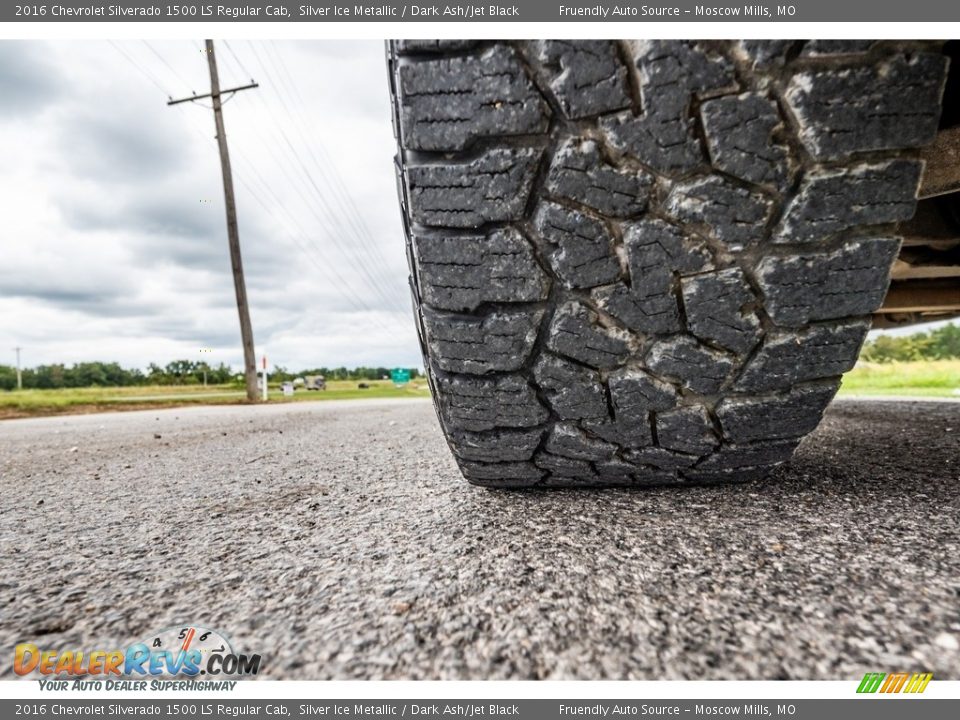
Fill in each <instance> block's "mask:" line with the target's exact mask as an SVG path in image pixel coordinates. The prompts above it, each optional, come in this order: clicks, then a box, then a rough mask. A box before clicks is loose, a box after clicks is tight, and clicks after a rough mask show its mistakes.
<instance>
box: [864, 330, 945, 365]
mask: <svg viewBox="0 0 960 720" xmlns="http://www.w3.org/2000/svg"><path fill="white" fill-rule="evenodd" d="M860 359H861V360H867V361H869V362H876V363H888V362H907V361H910V360H956V359H960V326H958V325H954V324H952V323H951V324H949V325H944V326H943V327H939V328H937V329H936V330H931V331H930V332H919V333H913V334H911V335H900V336H894V335H879V336H878V337H876V338H874V339H873V340H870V341H868V342H866V343H865V344H864V346H863V350H862V351H861V352H860Z"/></svg>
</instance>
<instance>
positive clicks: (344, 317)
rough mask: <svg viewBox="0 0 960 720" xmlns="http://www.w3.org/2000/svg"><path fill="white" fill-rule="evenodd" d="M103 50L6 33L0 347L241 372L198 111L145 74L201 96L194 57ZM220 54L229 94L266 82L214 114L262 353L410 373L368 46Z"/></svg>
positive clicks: (387, 144) (174, 47)
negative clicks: (221, 366)
mask: <svg viewBox="0 0 960 720" xmlns="http://www.w3.org/2000/svg"><path fill="white" fill-rule="evenodd" d="M116 46H117V47H119V50H118V49H117V47H114V46H113V45H111V44H110V43H107V42H71V43H63V42H58V43H53V42H28V43H26V42H0V92H2V93H3V96H4V98H5V101H4V103H3V106H4V110H2V111H0V154H2V156H3V157H4V163H3V165H2V166H0V197H3V198H4V208H5V209H4V217H3V227H4V231H3V235H4V239H3V240H2V241H0V348H12V347H13V346H15V345H20V346H23V347H24V356H23V360H24V362H25V364H27V365H37V364H41V363H53V362H67V363H71V362H77V361H84V360H117V361H119V362H121V363H124V364H127V365H135V366H141V367H143V366H145V365H146V364H147V363H149V362H159V363H165V362H167V361H169V360H172V359H174V358H179V357H186V358H196V359H199V358H200V355H199V351H200V348H212V349H213V350H214V352H213V354H212V356H211V355H207V354H206V353H205V354H204V356H203V358H204V359H207V360H208V361H209V360H212V361H213V362H219V361H223V362H227V363H230V364H233V365H235V366H239V365H240V363H241V351H240V343H239V330H238V321H237V316H236V307H235V304H234V298H233V284H232V279H231V274H230V263H229V255H228V252H227V243H226V229H225V223H224V209H223V194H222V185H221V178H220V167H219V162H218V157H217V152H216V146H215V143H214V141H213V135H214V130H213V118H212V113H211V112H210V110H209V109H207V108H206V107H201V106H200V105H199V104H196V103H194V104H185V105H181V106H174V107H167V105H166V104H165V103H166V99H167V98H166V97H165V96H164V94H163V93H162V92H161V90H160V89H158V87H156V85H155V82H156V84H159V85H160V86H161V87H162V88H163V89H164V91H165V92H166V93H168V94H171V95H173V96H175V97H182V96H187V95H190V94H191V92H192V91H196V92H198V93H202V92H206V90H207V89H208V87H209V78H208V75H207V68H206V59H205V56H204V55H203V54H202V53H201V52H200V49H199V45H197V44H194V43H192V42H187V41H156V42H151V43H150V44H149V45H147V44H146V43H142V42H135V41H123V42H118V43H116ZM154 50H155V51H156V53H158V54H159V55H160V56H162V58H163V61H162V60H161V59H160V58H158V57H157V55H156V54H154ZM231 50H232V53H231V52H230V51H231ZM234 54H235V55H236V57H234ZM218 59H219V63H220V71H221V84H222V86H223V87H230V86H233V85H238V84H244V83H246V82H247V81H248V80H249V77H248V75H250V74H252V75H253V77H254V79H256V80H257V81H258V82H259V83H260V85H261V87H260V88H259V89H257V90H249V91H244V92H242V93H238V94H237V95H236V96H234V97H233V98H232V99H231V100H230V101H229V102H228V103H227V104H226V106H225V118H226V125H227V136H228V138H229V141H230V150H231V155H232V160H233V165H234V171H235V181H236V185H237V201H238V208H239V221H240V233H241V245H242V248H243V255H244V265H245V271H246V276H247V289H248V294H249V297H250V304H251V308H252V317H253V326H254V334H255V338H256V344H257V349H258V354H259V353H262V352H266V353H267V354H268V355H269V357H270V360H271V362H272V363H275V364H280V365H284V366H287V367H293V368H299V367H313V366H319V365H348V366H350V365H359V364H377V365H380V364H382V365H419V364H420V357H419V350H418V345H417V342H416V333H415V330H414V325H413V320H412V317H411V311H410V301H409V295H408V292H407V289H406V276H407V269H406V260H405V254H404V241H403V237H402V230H401V225H400V221H399V210H398V207H397V199H396V185H395V179H394V175H393V163H392V157H393V154H394V152H395V146H394V139H393V134H392V128H391V122H390V108H389V98H388V95H387V90H386V88H387V81H386V71H385V68H384V61H383V48H382V44H381V43H378V42H336V41H315V42H271V41H253V42H245V41H236V40H235V41H230V47H229V49H228V48H227V46H226V45H225V44H224V43H218ZM164 61H165V62H164ZM168 64H169V66H168ZM241 64H242V65H243V68H244V69H241V68H240V65H241ZM145 74H146V75H148V76H149V77H147V76H145ZM154 81H155V82H154ZM334 178H339V181H337V180H335V179H334ZM361 240H362V242H361ZM2 352H3V351H2V350H0V353H2ZM11 359H12V358H11ZM9 361H10V360H5V359H2V354H0V363H5V362H9Z"/></svg>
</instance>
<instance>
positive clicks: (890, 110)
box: [389, 40, 947, 487]
mask: <svg viewBox="0 0 960 720" xmlns="http://www.w3.org/2000/svg"><path fill="white" fill-rule="evenodd" d="M389 61H390V77H391V88H392V91H393V98H394V109H395V118H394V119H395V124H396V133H397V136H398V140H399V144H400V153H399V156H398V162H397V168H398V173H399V184H400V194H401V202H402V206H403V207H402V210H403V216H404V221H405V226H406V228H405V229H406V233H407V238H408V249H409V258H410V266H411V275H412V277H411V286H412V290H413V296H414V303H415V310H416V315H417V321H418V329H419V333H420V339H421V343H422V348H423V353H424V357H425V362H426V369H427V373H428V375H429V378H430V384H431V387H432V390H433V396H434V400H435V403H436V406H437V410H438V414H439V417H440V422H441V424H442V425H443V430H444V432H445V434H446V437H447V439H448V441H449V443H450V446H451V448H452V449H453V452H454V454H455V456H456V458H457V462H458V463H459V465H460V468H461V470H462V471H463V474H464V476H465V477H466V478H467V479H468V480H469V481H470V482H473V483H477V484H481V485H491V486H497V487H525V486H537V485H543V486H558V485H560V486H570V485H621V484H624V485H643V484H663V483H673V482H715V481H727V480H730V481H735V480H747V479H752V478H757V477H761V476H763V475H764V474H766V473H767V472H768V471H769V470H770V469H771V468H772V467H774V466H776V465H778V464H779V463H782V462H784V461H785V460H787V459H788V458H789V457H790V455H791V453H792V452H793V450H794V448H795V447H796V445H797V444H798V443H799V442H800V440H801V438H803V436H804V435H806V434H807V433H809V432H810V431H811V430H813V429H814V428H815V427H816V426H817V423H818V422H819V420H820V417H821V415H822V414H823V411H824V409H825V408H826V406H827V404H828V403H829V402H830V400H831V398H832V397H833V395H834V393H835V392H836V390H837V388H838V386H839V384H840V376H841V374H842V373H843V372H845V371H846V370H848V369H850V368H851V367H852V366H853V364H854V362H855V360H856V358H857V354H858V352H859V349H860V346H861V344H862V342H863V339H864V336H865V334H866V332H867V330H868V328H869V322H870V320H869V317H870V314H871V313H872V312H873V311H874V310H875V309H876V308H877V307H878V306H879V305H880V303H881V302H882V300H883V297H884V294H885V292H886V289H887V285H888V277H889V269H890V266H891V264H892V262H893V261H894V259H895V258H896V256H897V252H898V248H899V244H900V241H899V238H898V237H897V236H896V226H897V223H899V222H901V221H903V220H906V219H908V218H910V216H911V215H912V214H913V212H914V208H915V203H916V200H915V198H916V192H917V186H918V182H919V179H920V174H921V170H922V166H921V163H920V161H919V160H918V152H917V150H918V148H920V147H921V146H923V145H924V144H927V143H929V142H931V141H932V140H933V138H934V136H935V134H936V130H937V124H938V121H939V116H940V98H941V94H942V91H943V85H944V81H945V74H946V66H947V61H946V59H945V58H944V57H943V56H942V55H941V54H940V52H939V48H938V46H937V45H935V44H930V43H904V42H876V43H874V42H866V41H859V40H858V41H812V42H796V41H769V42H757V41H744V42H739V43H737V42H725V41H723V42H677V41H648V42H647V41H645V42H639V41H638V42H611V41H575V42H558V41H535V42H526V43H515V42H493V43H482V42H470V41H449V40H435V41H422V40H417V41H395V42H392V43H390V46H389Z"/></svg>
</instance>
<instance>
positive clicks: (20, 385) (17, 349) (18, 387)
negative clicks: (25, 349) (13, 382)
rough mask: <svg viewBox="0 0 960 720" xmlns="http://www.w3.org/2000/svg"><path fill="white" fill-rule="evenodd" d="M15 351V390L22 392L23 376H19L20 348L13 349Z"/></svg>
mask: <svg viewBox="0 0 960 720" xmlns="http://www.w3.org/2000/svg"><path fill="white" fill-rule="evenodd" d="M14 350H16V351H17V390H23V375H21V374H20V350H22V348H18V347H17V348H14Z"/></svg>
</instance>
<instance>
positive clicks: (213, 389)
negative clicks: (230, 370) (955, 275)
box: [0, 360, 960, 419]
mask: <svg viewBox="0 0 960 720" xmlns="http://www.w3.org/2000/svg"><path fill="white" fill-rule="evenodd" d="M366 382H367V384H368V385H369V386H370V387H369V388H367V389H365V390H361V389H360V388H359V387H357V384H358V381H356V380H331V381H330V382H329V383H327V388H328V389H327V390H323V391H316V392H308V391H306V390H297V392H296V394H295V395H294V396H293V397H283V395H281V393H280V389H279V388H278V387H271V389H270V401H269V402H270V403H271V404H276V403H289V402H305V401H306V402H310V401H314V402H315V401H323V400H362V399H369V398H413V397H430V392H429V390H428V389H427V384H426V382H425V381H424V380H422V379H421V380H419V381H414V382H411V383H410V384H409V385H406V386H403V387H396V386H395V385H394V384H393V383H392V382H390V381H384V380H368V381H366ZM840 394H841V395H846V396H849V397H857V396H860V397H862V396H866V395H876V396H883V395H903V396H910V397H954V398H960V360H935V361H929V362H903V363H884V364H878V363H866V362H861V363H858V364H857V366H856V367H855V368H854V369H853V370H852V371H850V372H849V373H847V374H846V375H845V376H844V378H843V386H842V387H841V388H840ZM243 402H245V399H244V392H243V390H240V389H238V388H237V386H235V385H211V386H209V387H206V388H204V387H199V386H196V385H173V386H170V385H152V386H146V387H126V388H97V387H93V388H75V389H69V390H21V391H14V392H3V391H0V419H5V418H17V417H32V416H36V415H60V414H67V413H91V412H103V411H106V410H145V409H151V408H161V407H182V406H186V405H220V404H239V403H243Z"/></svg>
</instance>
